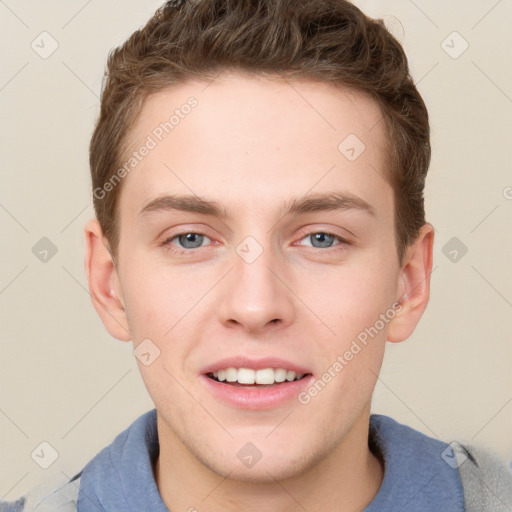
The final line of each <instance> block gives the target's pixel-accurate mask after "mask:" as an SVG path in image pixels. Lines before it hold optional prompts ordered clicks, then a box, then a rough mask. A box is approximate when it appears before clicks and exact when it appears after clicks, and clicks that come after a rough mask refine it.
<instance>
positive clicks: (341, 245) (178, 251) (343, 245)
mask: <svg viewBox="0 0 512 512" xmlns="http://www.w3.org/2000/svg"><path fill="white" fill-rule="evenodd" d="M316 234H322V235H327V236H332V237H334V238H335V239H336V240H338V242H339V244H337V245H334V246H332V247H323V248H322V247H311V248H312V249H319V250H323V251H328V250H333V251H335V250H340V249H344V248H346V246H347V245H351V244H350V242H349V241H348V240H346V239H345V238H343V237H341V236H339V235H336V234H335V233H331V232H329V231H311V232H309V233H306V234H304V236H303V237H302V238H301V239H300V240H304V238H307V237H309V236H312V235H316ZM184 235H199V236H204V237H206V238H210V237H209V236H208V235H205V234H204V233H200V232H197V231H183V232H181V233H176V234H175V235H173V236H171V237H169V238H166V239H165V240H164V241H163V243H162V245H163V246H164V248H165V249H166V250H167V251H169V252H172V253H175V254H194V253H195V252H196V251H197V250H199V249H202V248H203V246H201V247H196V248H194V249H176V248H175V246H173V245H172V244H171V242H172V241H173V240H176V239H177V238H179V237H180V236H184Z"/></svg>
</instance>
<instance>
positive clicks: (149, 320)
mask: <svg viewBox="0 0 512 512" xmlns="http://www.w3.org/2000/svg"><path fill="white" fill-rule="evenodd" d="M190 96H194V97H195V98H196V99H197V100H198V106H197V107H196V108H195V109H193V110H192V112H191V113H190V114H189V115H188V116H186V118H185V119H182V120H180V123H179V125H178V126H176V127H175V129H174V130H173V131H172V133H170V134H169V135H167V136H166V137H164V138H163V140H162V141H161V142H160V143H159V144H158V146H157V147H156V148H155V149H153V150H152V151H151V152H150V153H149V154H148V155H147V156H146V157H145V158H144V159H143V160H142V161H141V162H140V163H139V164H138V166H137V168H136V170H134V171H132V172H131V173H130V174H129V175H128V176H126V178H124V181H123V183H122V193H121V197H120V203H119V214H120V224H119V225H120V243H119V248H118V260H117V262H116V263H115V264H114V262H113V260H112V257H111V254H110V252H109V250H108V249H109V246H108V242H107V240H106V239H105V237H104V236H103V234H102V231H101V228H100V226H99V224H98V222H97V221H96V220H94V219H93V220H90V221H89V222H88V223H87V224H86V226H85V237H86V256H85V265H86V271H87V277H88V281H89V287H90V292H91V296H92V300H93V304H94V307H95V308H96V310H97V312H98V314H99V315H100V317H101V318H102V320H103V322H104V324H105V326H106V328H107V330H108V331H109V333H110V334H111V335H112V336H114V337H115V338H118V339H120V340H124V341H129V340H133V343H134V346H135V347H137V346H138V345H139V343H141V342H142V340H144V339H146V338H149V339H150V340H151V341H152V343H154V344H155V345H156V346H157V347H158V349H159V350H160V356H159V357H157V358H156V359H155V360H154V362H152V364H150V365H149V366H145V365H144V364H142V363H141V362H138V364H139V368H140V371H141V373H142V377H143V379H144V382H145V384H146V387H147V389H148V392H149V394H150V396H151V398H152V400H153V401H154V403H155V406H156V408H157V411H158V434H159V440H160V456H159V459H158V462H157V464H156V466H155V468H154V471H155V478H156V482H157V485H158V488H159V490H160V493H161V495H162V498H163V500H164V502H165V503H166V505H167V507H168V508H169V509H171V510H177V511H178V510H183V511H185V510H192V509H191V507H195V508H196V509H197V510H208V511H212V512H213V511H220V510H223V511H224V512H225V511H231V510H232V511H235V510H237V511H238V510H246V511H258V512H259V511H260V510H262V509H265V510H270V511H276V512H278V511H291V510H298V509H299V508H301V507H304V509H306V510H325V511H334V510H336V511H338V510H340V503H343V507H344V508H343V510H344V511H359V510H361V509H362V508H364V507H365V506H366V505H368V504H369V503H370V501H371V500H372V498H373V497H374V496H375V494H376V493H377V491H378V489H379V486H380V485H381V482H382V478H383V468H382V466H381V464H380V462H379V461H378V459H377V458H376V457H375V455H374V454H372V453H371V451H370V450H369V449H368V422H369V415H370V402H371V396H372V393H373V390H374V386H375V383H376V380H377V375H378V373H379V370H380V367H381V363H382V359H383V354H384V348H385V343H386V341H390V342H399V341H402V340H405V339H407V338H408V337H409V336H410V335H411V333H412V332H413V331H414V329H415V327H416V325H417V323H418V321H419V319H420V318H421V316H422V314H423V312H424V310H425V307H426V305H427V303H428V298H429V289H430V273H431V270H432V246H433V236H434V233H433V227H432V226H431V225H430V224H428V223H427V224H425V225H424V226H423V228H422V229H421V231H420V234H419V236H418V238H417V239H416V241H415V243H414V244H413V245H411V246H410V247H409V248H408V249H407V252H406V255H405V259H404V261H403V264H402V265H399V261H398V256H397V252H396V246H395V228H394V216H393V212H394V199H393V191H392V189H391V187H390V186H389V184H388V183H387V182H386V181H385V180H384V179H383V176H384V175H385V163H384V160H385V154H386V153H385V152H386V147H385V144H384V140H385V134H384V124H383V123H382V122H379V120H380V119H381V115H380V111H379V108H378V106H377V104H376V103H375V102H374V101H373V100H372V99H370V98H368V97H366V96H363V95H362V94H360V93H358V92H355V91H352V90H348V89H345V88H341V87H334V86H332V85H328V84H318V83H313V82H308V81H300V82H295V83H291V82H287V81H284V80H281V79H273V80H268V79H263V78H258V77H254V76H246V75H242V74H223V75H222V76H221V77H218V78H217V79H216V80H215V81H214V82H212V83H211V84H210V85H208V86H207V84H205V83H204V82H196V81H188V82H186V83H183V84H181V85H179V86H174V87H172V88H169V89H168V90H165V91H161V92H159V93H156V94H154V95H152V96H150V97H149V98H148V100H147V101H146V103H145V105H144V108H143V111H142V113H141V116H140V118H139V119H138V121H137V123H136V125H135V126H134V127H133V130H132V133H131V137H130V140H131V142H132V144H133V148H134V149H135V148H138V147H140V145H141V144H143V143H144V141H145V140H146V138H147V136H148V134H150V133H151V132H152V130H153V129H154V128H155V126H158V124H159V123H160V122H162V121H163V120H165V119H166V118H167V117H168V115H167V113H168V112H171V111H172V110H174V109H175V108H178V107H179V106H180V105H182V104H183V103H185V102H186V100H187V98H189V97H190ZM249 100H250V101H249ZM348 134H356V135H357V136H358V137H359V139H360V140H362V141H363V142H364V144H365V146H366V149H365V151H364V152H363V153H362V154H361V155H360V156H359V158H357V159H356V160H355V161H353V162H351V161H349V160H348V159H347V158H346V157H345V156H344V155H343V154H342V153H341V152H340V151H339V150H338V145H339V144H340V142H342V141H343V139H344V138H345V137H346V136H347V135H348ZM333 190H337V191H340V192H343V193H345V194H346V193H350V194H354V195H356V196H358V197H359V198H361V199H363V200H364V201H366V202H367V203H369V204H370V205H371V206H372V207H373V209H374V211H375V215H370V214H369V213H367V212H365V211H363V210H360V209H354V208H352V209H345V210H340V211H319V212H311V213H306V214H302V215H288V216H283V214H282V212H283V208H284V204H285V202H287V201H291V200H292V199H293V198H301V197H303V196H304V195H306V194H314V193H326V192H332V191H333ZM163 194H193V195H197V196H200V197H203V198H207V199H209V200H215V201H217V202H218V203H219V204H220V205H222V206H223V207H224V208H226V209H227V210H228V212H229V217H227V218H225V219H221V218H217V217H213V216H210V215H206V214H200V213H193V212H180V211H174V210H162V211H158V212H153V213H151V214H150V215H147V216H144V215H143V216H141V215H139V212H140V211H141V209H142V208H143V207H144V206H145V205H146V204H148V202H149V201H151V200H152V199H154V198H156V197H159V196H160V195H163ZM178 233H179V234H181V233H200V234H203V235H206V236H205V237H204V238H199V240H196V245H192V244H191V243H190V242H189V243H188V245H186V244H187V240H186V239H185V240H183V238H182V239H178V238H176V235H177V234H178ZM311 233H333V234H335V235H336V236H339V237H341V238H342V239H344V240H346V242H341V241H339V240H338V239H336V238H327V240H326V242H324V244H323V245H322V243H319V242H318V241H316V240H315V237H314V236H309V234H311ZM247 236H251V237H253V238H254V239H255V240H256V241H257V242H258V244H259V245H260V246H261V248H262V249H263V252H262V254H261V255H260V256H259V257H258V258H257V259H256V260H255V261H254V262H252V263H247V262H246V261H245V260H244V259H243V258H242V257H240V256H239V254H238V253H237V251H236V248H237V247H238V246H239V244H240V243H241V242H242V241H243V240H244V239H245V238H246V237H247ZM201 243H202V245H201V246H200V247H199V248H197V249H194V250H193V252H192V250H191V249H190V248H188V247H197V246H198V245H200V244H201ZM180 249H181V250H182V251H184V253H182V254H179V253H178V252H175V251H179V250H180ZM185 251H189V252H188V253H185ZM396 301H400V303H401V310H400V312H399V313H397V314H396V316H394V318H393V319H392V320H391V321H390V322H388V323H386V324H385V327H384V328H383V329H382V330H381V331H380V332H379V333H378V335H377V336H375V337H374V338H373V339H371V341H370V342H369V343H368V344H367V345H366V346H365V347H364V348H363V350H361V351H360V352H359V353H358V354H357V355H356V356H355V357H354V358H353V359H352V360H351V361H350V362H349V363H348V364H347V365H346V366H345V367H344V368H343V370H342V371H341V372H339V373H337V374H336V377H335V378H333V379H332V380H331V382H329V383H328V385H327V386H325V388H324V389H323V390H322V391H321V392H320V393H318V395H317V396H315V397H314V398H312V399H311V401H310V402H309V403H308V404H307V405H303V404H301V403H299V402H298V400H291V401H290V402H288V403H286V404H285V405H282V406H279V407H275V408H272V409H268V410H264V411H261V410H260V411H251V410H246V409H239V408H234V407H230V406H227V405H226V404H224V403H221V402H220V401H218V399H216V398H215V397H213V396H212V395H211V394H209V393H208V392H207V391H205V387H204V386H203V385H202V383H201V382H200V379H199V375H200V373H201V369H202V368H204V367H205V366H206V365H207V364H211V363H213V362H215V361H217V360H219V359H220V358H223V357H227V356H232V355H250V356H253V357H263V356H275V357H280V358H283V359H287V360H290V361H293V362H295V363H297V364H300V365H303V366H305V367H306V368H308V369H309V370H310V372H311V373H312V374H313V376H314V377H315V378H320V377H321V375H322V374H323V373H324V372H325V371H326V369H327V368H328V367H330V366H332V365H333V363H334V362H335V361H336V359H337V357H338V355H340V354H343V353H344V352H345V351H346V350H347V349H348V348H349V347H350V344H351V342H352V341H353V340H354V339H355V338H356V336H357V335H358V334H359V333H360V332H361V331H363V330H364V329H365V328H368V327H370V326H373V325H374V324H375V322H376V320H377V319H378V318H379V315H380V314H382V313H385V312H386V311H389V310H390V308H391V306H392V304H393V303H395V302H396ZM247 442H251V443H253V444H254V445H255V446H256V447H257V448H258V450H259V451H260V452H261V453H262V457H261V459H260V460H259V461H258V462H257V463H256V464H255V465H254V466H252V467H250V468H247V467H245V466H244V465H243V464H242V463H241V462H240V460H239V458H238V457H237V452H238V451H239V450H240V449H241V448H242V447H243V446H244V445H245V444H246V443H247ZM299 505H300V506H299Z"/></svg>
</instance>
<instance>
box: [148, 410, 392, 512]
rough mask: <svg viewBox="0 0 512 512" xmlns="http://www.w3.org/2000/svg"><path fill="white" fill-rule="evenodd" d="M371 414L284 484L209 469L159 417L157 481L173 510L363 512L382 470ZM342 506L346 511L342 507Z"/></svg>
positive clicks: (372, 496)
mask: <svg viewBox="0 0 512 512" xmlns="http://www.w3.org/2000/svg"><path fill="white" fill-rule="evenodd" d="M368 427H369V410H368V411H365V414H364V415H362V416H361V417H360V418H359V419H358V420H357V421H356V422H355V424H354V425H353V426H352V427H351V429H350V430H349V432H348V433H347V434H346V435H345V436H344V437H343V440H342V441H341V442H340V443H339V444H337V445H335V446H334V447H333V449H332V450H330V451H329V455H328V456H327V457H324V458H323V459H322V460H320V461H319V462H316V463H313V462H312V463H311V465H310V467H309V468H308V469H307V470H306V471H305V472H303V473H301V474H299V475H296V476H293V477H291V478H287V479H285V480H281V481H277V480H272V478H271V476H270V474H269V481H267V482H256V483H255V482H246V481H239V480H233V479H230V478H229V475H228V476H227V477H223V476H221V475H219V474H217V473H215V472H213V471H211V470H210V469H209V468H207V467H206V466H204V465H203V464H202V463H201V462H200V461H199V460H198V459H197V458H196V457H194V456H193V454H192V453H191V452H190V451H189V450H188V449H187V447H186V446H185V445H183V444H182V443H181V442H180V441H179V440H178V439H177V437H176V436H175V435H174V434H173V433H172V431H170V429H169V428H168V427H167V426H166V425H164V424H163V422H162V420H161V418H160V416H158V434H159V440H160V454H159V457H158V460H157V462H156V464H155V468H154V470H155V480H156V483H157V486H158V489H159V491H160V494H161V496H162V500H163V501H164V503H165V505H166V506H167V508H169V510H183V511H190V512H193V511H197V510H202V509H205V508H207V509H208V511H209V512H220V511H222V512H231V511H233V512H235V511H239V510H244V511H247V512H260V511H261V510H268V511H271V512H291V511H296V510H298V509H303V510H304V509H305V510H323V511H325V512H331V511H332V512H334V511H340V510H343V512H358V511H361V510H362V509H364V507H366V506H367V505H368V504H369V503H370V502H371V501H372V499H373V498H374V496H375V495H376V494H377V491H378V490H379V487H380V485H381V483H382V479H383V474H384V472H383V467H382V465H381V463H380V462H379V460H378V459H377V457H376V456H375V455H374V454H373V453H372V452H371V451H370V449H369V448H368ZM340 504H342V507H343V508H341V506H340Z"/></svg>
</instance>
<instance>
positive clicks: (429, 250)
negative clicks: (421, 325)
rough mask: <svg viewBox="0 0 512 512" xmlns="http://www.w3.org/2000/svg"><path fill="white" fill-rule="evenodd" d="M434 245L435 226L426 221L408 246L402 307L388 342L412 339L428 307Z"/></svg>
mask: <svg viewBox="0 0 512 512" xmlns="http://www.w3.org/2000/svg"><path fill="white" fill-rule="evenodd" d="M433 246H434V227H433V226H432V225H431V224H429V223H426V224H424V225H423V226H422V228H421V229H420V232H419V234H418V236H417V238H416V240H415V242H414V243H413V244H412V245H411V246H409V247H408V249H407V253H406V257H405V259H404V264H403V267H402V270H401V273H400V277H399V279H400V282H399V285H398V288H397V289H398V290H399V294H400V295H399V299H398V302H400V304H401V307H400V308H399V311H398V312H397V314H396V316H395V317H394V318H393V320H392V321H391V322H390V324H389V328H388V335H387V340H388V341H391V342H395V343H396V342H400V341H404V340H406V339H407V338H409V337H410V336H411V334H412V333H413V332H414V329H415V328H416V326H417V325H418V322H419V321H420V318H421V316H422V315H423V313H424V311H425V309H426V307H427V304H428V300H429V297H430V274H431V273H432V258H433Z"/></svg>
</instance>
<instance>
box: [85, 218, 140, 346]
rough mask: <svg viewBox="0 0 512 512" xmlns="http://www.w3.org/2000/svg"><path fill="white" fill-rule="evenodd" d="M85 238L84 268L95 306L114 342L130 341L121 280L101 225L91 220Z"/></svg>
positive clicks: (86, 227)
mask: <svg viewBox="0 0 512 512" xmlns="http://www.w3.org/2000/svg"><path fill="white" fill-rule="evenodd" d="M84 234H85V258H84V264H85V271H86V274H87V281H88V283H89V293H90V295H91V299H92V303H93V306H94V308H95V309H96V311H97V313H98V315H99V316H100V318H101V320H102V322H103V324H104V325H105V327H106V329H107V331H108V332H109V333H110V334H111V335H112V336H113V337H114V338H117V339H118V340H121V341H130V340H131V334H130V329H129V326H128V321H127V317H126V311H125V303H124V297H123V296H122V291H121V286H120V281H119V276H118V274H117V269H116V267H115V265H114V262H113V260H112V256H111V254H110V252H109V250H108V246H107V242H106V239H105V237H104V235H103V231H102V229H101V226H100V224H99V222H98V221H97V220H96V219H91V220H89V221H88V222H87V223H86V224H85V226H84Z"/></svg>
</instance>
